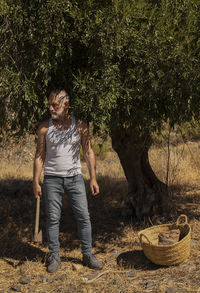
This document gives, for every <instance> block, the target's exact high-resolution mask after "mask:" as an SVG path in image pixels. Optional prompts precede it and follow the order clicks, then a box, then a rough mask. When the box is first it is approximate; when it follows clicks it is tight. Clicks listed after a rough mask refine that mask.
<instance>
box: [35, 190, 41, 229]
mask: <svg viewBox="0 0 200 293" xmlns="http://www.w3.org/2000/svg"><path fill="white" fill-rule="evenodd" d="M39 216H40V196H38V197H37V206H36V215H35V234H38V230H39Z"/></svg>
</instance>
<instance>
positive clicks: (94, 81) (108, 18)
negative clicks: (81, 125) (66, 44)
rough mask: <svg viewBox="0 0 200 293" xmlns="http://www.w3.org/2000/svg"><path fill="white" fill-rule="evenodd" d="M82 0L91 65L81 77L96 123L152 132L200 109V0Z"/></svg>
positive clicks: (80, 89) (80, 15)
mask: <svg viewBox="0 0 200 293" xmlns="http://www.w3.org/2000/svg"><path fill="white" fill-rule="evenodd" d="M83 2H85V3H87V5H85V6H84V9H82V7H80V9H79V10H78V11H77V19H78V21H79V27H80V28H81V39H80V41H81V42H82V43H83V45H85V46H86V47H87V49H88V65H89V66H87V68H85V70H84V71H80V73H79V75H76V77H75V81H74V85H75V91H76V93H77V96H78V97H80V98H78V99H77V105H78V107H79V109H80V110H83V113H86V112H88V115H89V116H90V119H91V120H92V121H94V123H95V125H96V126H97V128H99V129H104V130H105V129H107V130H108V132H110V130H111V129H112V128H113V127H114V128H119V129H121V130H122V131H129V130H130V131H131V132H132V131H133V129H136V128H138V129H139V131H140V132H142V131H143V130H144V131H145V132H146V129H148V130H149V131H150V132H151V131H152V130H155V129H158V130H159V129H160V127H161V125H162V123H163V121H167V120H168V119H169V120H170V122H171V124H172V125H173V124H174V123H180V122H182V121H184V120H190V119H191V117H192V116H193V115H197V117H198V115H199V109H198V106H197V105H199V93H200V84H199V81H200V75H199V74H200V67H199V57H200V50H199V49H200V39H199V37H200V34H199V27H200V14H199V9H200V4H199V1H195V0H189V1H188V0H185V1H184V0H178V1H173V0H163V1H142V0H139V1H136V0H130V1H123V0H121V1H120V0H115V1H111V2H110V3H109V5H106V6H105V7H104V8H103V7H96V4H95V2H96V1H83ZM102 6H103V5H102Z"/></svg>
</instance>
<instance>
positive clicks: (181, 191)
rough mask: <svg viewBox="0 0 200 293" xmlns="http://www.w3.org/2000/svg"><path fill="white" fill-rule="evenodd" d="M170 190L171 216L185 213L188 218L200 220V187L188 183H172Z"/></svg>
mask: <svg viewBox="0 0 200 293" xmlns="http://www.w3.org/2000/svg"><path fill="white" fill-rule="evenodd" d="M170 189H171V191H172V196H171V200H172V204H173V216H174V217H178V216H179V215H180V214H185V215H186V216H187V217H188V220H195V219H196V220H200V208H199V207H200V189H196V188H195V187H194V186H192V185H191V186H190V185H189V184H188V185H173V186H171V187H170Z"/></svg>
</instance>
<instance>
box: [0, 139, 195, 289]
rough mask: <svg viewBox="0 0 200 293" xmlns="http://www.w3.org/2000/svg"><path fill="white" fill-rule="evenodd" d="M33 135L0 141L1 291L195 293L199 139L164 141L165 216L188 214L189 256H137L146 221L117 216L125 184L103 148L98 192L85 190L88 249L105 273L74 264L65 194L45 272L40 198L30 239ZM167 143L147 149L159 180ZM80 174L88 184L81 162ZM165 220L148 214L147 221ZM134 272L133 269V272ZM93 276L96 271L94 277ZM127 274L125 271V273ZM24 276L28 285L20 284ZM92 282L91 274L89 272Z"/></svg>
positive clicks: (77, 253) (76, 246)
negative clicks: (164, 259) (37, 233)
mask: <svg viewBox="0 0 200 293" xmlns="http://www.w3.org/2000/svg"><path fill="white" fill-rule="evenodd" d="M34 148H35V146H34V142H33V138H32V137H29V138H27V139H25V140H24V141H22V142H20V143H18V144H17V145H16V144H15V143H14V142H13V144H11V145H10V147H8V146H3V147H1V150H0V152H1V165H0V180H1V185H0V215H1V216H0V224H1V225H0V254H1V259H0V292H11V287H12V286H13V285H17V286H20V289H21V292H63V293H64V292H83V293H85V292H88V293H93V292H102V293H103V292H109V293H110V292H121V293H122V292H124V293H125V292H126V293H127V292H161V293H162V292H167V291H166V290H167V288H168V290H169V288H170V287H172V288H174V291H168V292H197V290H198V288H199V287H200V279H199V273H200V262H199V259H198V258H199V256H200V252H199V251H200V241H199V230H200V229H199V228H200V208H199V202H200V200H199V196H200V189H199V187H198V181H199V172H200V163H199V162H200V160H199V155H200V150H199V143H197V142H195V143H188V144H187V145H185V144H184V145H179V146H177V147H175V146H174V147H170V164H169V175H168V182H169V184H170V191H171V200H172V202H173V205H174V210H173V211H172V214H171V215H170V218H169V219H170V221H175V220H176V218H177V216H178V215H179V214H180V213H185V214H186V215H188V218H189V222H190V224H191V226H192V243H191V256H190V258H189V259H188V260H187V261H185V262H184V263H182V264H180V265H179V266H174V267H166V268H165V267H160V266H156V265H154V264H151V263H150V262H149V261H148V260H147V259H146V258H145V256H144V255H143V252H142V250H141V247H140V245H139V240H138V237H137V232H138V230H140V229H144V228H145V227H147V226H148V225H149V223H148V222H143V223H135V222H132V221H127V220H124V219H122V218H121V217H120V206H121V201H122V199H123V197H124V196H125V195H126V192H127V186H126V181H125V178H124V174H123V171H122V168H121V166H120V163H119V160H118V158H117V156H116V154H115V153H114V152H109V153H108V155H107V157H106V159H105V160H104V161H97V175H98V181H99V184H100V188H101V194H100V196H98V197H95V198H92V196H91V195H90V193H89V192H88V200H89V209H90V213H91V219H92V226H93V246H94V253H95V254H96V255H97V256H98V258H99V259H100V260H101V261H102V262H103V263H104V269H103V272H104V274H103V275H102V276H98V275H96V274H98V272H94V271H91V270H90V269H88V268H85V267H83V266H82V265H81V250H80V242H79V240H78V237H77V233H76V224H75V222H74V219H73V215H72V211H71V208H70V206H69V204H68V200H67V198H66V197H65V198H64V200H63V213H62V220H61V231H60V241H61V258H62V265H61V269H60V270H59V271H58V272H57V273H55V274H53V275H50V274H47V272H46V268H45V259H46V256H47V252H48V249H47V243H46V239H45V235H44V234H45V233H44V230H45V215H44V209H43V206H44V203H43V201H42V202H41V204H42V209H41V228H42V229H43V236H44V242H43V244H42V245H35V244H34V243H33V242H32V237H33V233H34V220H35V199H34V197H33V194H32V185H31V180H32V159H33V153H34ZM167 157H168V152H167V148H164V147H163V148H159V149H158V148H152V149H151V151H150V161H151V164H152V166H153V169H154V171H155V173H156V174H157V176H158V177H159V178H160V179H161V180H163V181H164V182H165V181H166V176H167ZM83 175H84V178H85V180H86V187H87V189H88V172H87V168H86V165H85V163H83ZM169 219H163V218H155V219H154V218H153V219H151V221H153V224H155V223H157V222H159V221H160V223H166V222H168V221H169ZM134 273H136V275H134ZM94 274H95V275H94ZM131 274H132V275H131ZM22 276H26V277H27V278H28V279H29V284H25V285H22V284H21V283H20V278H21V277H22ZM95 277H96V279H94V280H93V281H91V280H90V278H95Z"/></svg>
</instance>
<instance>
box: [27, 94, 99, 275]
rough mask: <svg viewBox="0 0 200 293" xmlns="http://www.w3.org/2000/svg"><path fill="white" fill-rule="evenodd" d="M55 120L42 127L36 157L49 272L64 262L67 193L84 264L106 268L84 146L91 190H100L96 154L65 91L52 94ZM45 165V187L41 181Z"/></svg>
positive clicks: (37, 192) (36, 181)
mask: <svg viewBox="0 0 200 293" xmlns="http://www.w3.org/2000/svg"><path fill="white" fill-rule="evenodd" d="M48 103H49V110H50V113H51V119H49V120H48V121H44V122H42V123H41V125H40V126H39V128H38V142H37V149H36V154H35V160H34V172H33V173H34V174H33V190H34V196H35V198H37V197H38V196H42V192H43V193H44V197H45V209H46V229H47V240H48V246H49V251H50V255H49V258H48V262H47V264H48V265H47V271H48V272H51V273H53V272H56V271H57V270H58V268H59V265H60V255H59V253H60V244H59V221H60V216H61V207H62V196H63V193H64V192H66V193H67V195H68V197H69V200H70V203H71V206H72V209H73V212H74V215H75V218H76V221H77V227H78V232H79V237H80V240H81V248H82V254H83V265H85V266H88V267H90V268H92V269H102V267H103V266H102V264H101V263H100V262H99V261H98V260H97V259H96V257H95V256H94V255H93V254H92V236H91V222H90V216H89V212H88V204H87V197H86V192H85V184H84V181H83V178H82V175H81V162H80V146H81V145H82V149H83V153H84V157H85V160H86V163H87V167H88V170H89V174H90V189H91V192H92V194H93V195H94V196H95V195H97V194H98V193H99V186H98V184H97V181H96V171H95V157H94V152H93V150H92V147H91V143H90V138H89V130H88V127H87V125H86V124H85V123H84V122H83V121H81V120H76V119H75V117H74V116H71V115H70V114H69V112H68V109H69V97H68V95H67V93H66V91H65V90H55V91H52V92H51V93H50V96H49V100H48ZM43 166H44V182H43V190H42V189H41V186H40V184H39V180H40V175H41V172H42V168H43Z"/></svg>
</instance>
